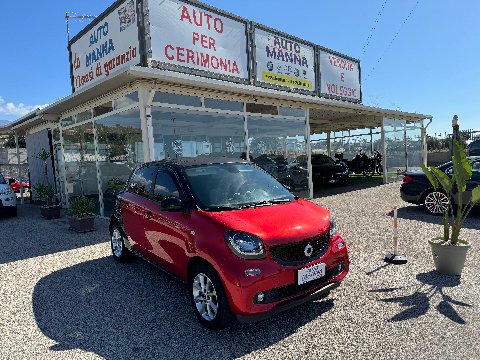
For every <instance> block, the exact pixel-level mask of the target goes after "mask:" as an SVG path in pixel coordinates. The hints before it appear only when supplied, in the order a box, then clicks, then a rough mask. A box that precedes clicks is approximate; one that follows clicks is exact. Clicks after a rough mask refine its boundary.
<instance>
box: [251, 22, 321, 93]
mask: <svg viewBox="0 0 480 360" xmlns="http://www.w3.org/2000/svg"><path fill="white" fill-rule="evenodd" d="M255 62H256V81H257V82H264V83H269V84H274V85H281V86H286V87H289V88H296V89H302V90H307V91H315V88H316V86H315V84H316V82H315V48H314V46H313V45H312V46H310V45H307V44H304V43H301V42H298V41H296V40H293V39H291V38H289V37H285V36H282V35H279V34H275V33H273V32H269V31H265V30H263V29H259V28H255Z"/></svg>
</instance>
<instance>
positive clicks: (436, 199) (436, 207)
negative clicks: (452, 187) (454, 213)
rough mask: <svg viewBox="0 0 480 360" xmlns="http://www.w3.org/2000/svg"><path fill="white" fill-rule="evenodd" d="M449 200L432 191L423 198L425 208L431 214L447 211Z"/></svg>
mask: <svg viewBox="0 0 480 360" xmlns="http://www.w3.org/2000/svg"><path fill="white" fill-rule="evenodd" d="M448 203H449V199H448V196H447V195H446V194H444V193H443V192H441V191H432V192H430V193H429V194H428V195H427V196H426V197H425V207H426V208H427V210H428V211H429V212H430V213H432V214H442V213H443V212H444V211H445V210H447V209H448Z"/></svg>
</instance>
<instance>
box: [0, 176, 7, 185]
mask: <svg viewBox="0 0 480 360" xmlns="http://www.w3.org/2000/svg"><path fill="white" fill-rule="evenodd" d="M6 183H7V182H6V181H5V178H4V177H3V175H2V174H0V184H6Z"/></svg>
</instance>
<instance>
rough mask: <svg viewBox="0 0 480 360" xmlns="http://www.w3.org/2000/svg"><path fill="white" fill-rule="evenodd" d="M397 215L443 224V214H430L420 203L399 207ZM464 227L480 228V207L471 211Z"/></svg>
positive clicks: (401, 217) (403, 217)
mask: <svg viewBox="0 0 480 360" xmlns="http://www.w3.org/2000/svg"><path fill="white" fill-rule="evenodd" d="M397 215H398V218H399V219H408V220H416V221H423V222H429V223H432V224H439V225H440V224H443V218H442V216H440V215H438V216H435V215H430V214H429V213H427V211H426V210H425V209H424V207H423V206H419V205H409V206H406V207H402V208H400V209H398V211H397ZM463 227H464V228H466V229H474V230H480V207H476V208H474V209H473V210H472V211H471V212H470V215H469V216H468V218H467V220H466V221H465V223H464V225H463Z"/></svg>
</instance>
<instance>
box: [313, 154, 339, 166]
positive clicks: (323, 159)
mask: <svg viewBox="0 0 480 360" xmlns="http://www.w3.org/2000/svg"><path fill="white" fill-rule="evenodd" d="M312 164H335V161H334V160H333V159H332V158H330V157H328V156H321V155H320V156H312Z"/></svg>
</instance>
